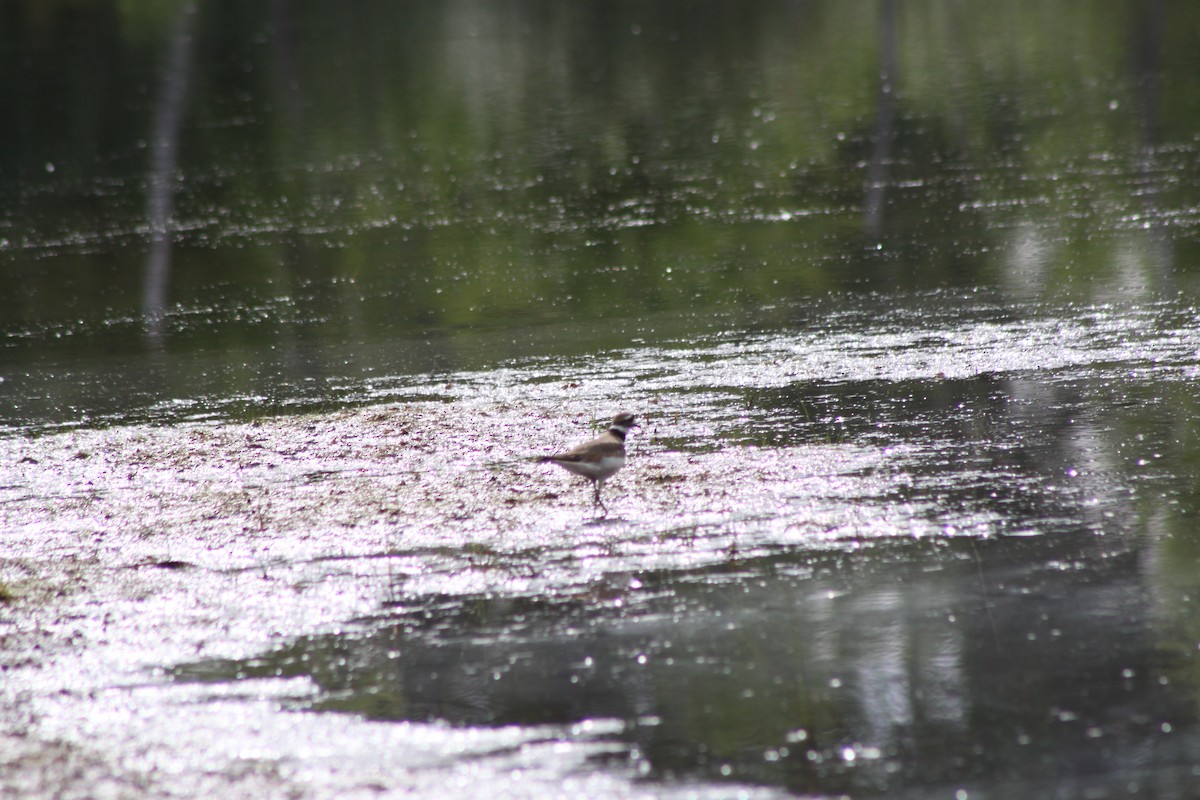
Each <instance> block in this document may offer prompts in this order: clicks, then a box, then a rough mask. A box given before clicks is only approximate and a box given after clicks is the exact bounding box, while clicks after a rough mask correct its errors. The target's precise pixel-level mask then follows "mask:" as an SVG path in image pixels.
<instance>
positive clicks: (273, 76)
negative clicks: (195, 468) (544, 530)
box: [0, 0, 1200, 798]
mask: <svg viewBox="0 0 1200 800" xmlns="http://www.w3.org/2000/svg"><path fill="white" fill-rule="evenodd" d="M1197 41H1200V6H1197V5H1196V4H1195V3H1194V2H1190V1H1185V0H1150V2H1142V1H1140V0H1139V1H1134V0H1129V2H1106V3H1090V4H1079V3H1072V2H1048V3H1047V2H1032V0H1031V1H1029V2H1024V1H1023V0H1018V1H1017V2H1008V3H987V2H964V3H956V4H944V3H938V2H911V3H910V2H905V3H900V2H889V0H877V1H875V2H866V1H864V2H750V3H724V2H703V1H699V2H664V3H654V4H648V5H647V4H640V3H620V2H617V3H610V2H572V3H565V4H564V3H553V2H532V1H522V2H517V1H516V0H514V1H513V2H448V3H391V2H363V3H353V4H341V5H334V4H324V3H302V2H288V1H287V0H275V1H274V2H270V3H261V4H241V3H196V4H187V3H171V2H167V3H136V2H122V3H105V2H95V3H71V2H55V3H41V2H38V3H34V2H3V3H0V63H2V64H3V69H0V102H2V103H3V106H4V108H6V109H9V112H8V116H9V122H8V123H7V124H5V125H3V126H0V405H2V407H3V408H4V412H3V415H2V416H0V425H2V426H3V429H4V433H5V434H6V435H7V436H9V437H22V436H32V435H45V434H48V433H52V432H56V431H57V432H62V433H63V435H69V434H70V432H71V431H76V430H79V429H88V428H94V427H101V426H126V425H142V424H145V423H147V422H149V423H153V424H154V425H168V426H172V425H177V424H179V423H183V422H189V421H194V420H198V419H204V420H217V421H226V420H239V419H243V418H247V417H253V418H265V417H268V416H269V415H272V414H277V413H281V412H283V413H291V412H295V411H313V410H317V411H321V410H329V409H336V408H343V407H346V406H358V405H371V404H375V403H383V402H390V401H408V400H431V399H432V400H438V401H444V402H446V403H451V404H453V403H462V404H473V406H472V407H475V406H479V405H480V404H486V403H489V402H494V403H497V404H501V403H503V402H506V401H511V400H513V399H514V398H522V399H523V400H525V401H529V399H530V398H536V402H542V403H544V404H546V405H547V406H553V405H554V404H556V403H560V402H561V403H565V402H569V401H578V400H580V398H583V399H585V400H587V401H588V402H592V403H594V404H595V405H597V406H601V407H603V408H608V407H609V406H616V405H618V404H620V405H625V404H630V405H632V406H634V407H636V408H638V409H639V410H640V409H642V408H646V409H648V410H649V411H648V413H649V416H651V417H652V418H654V419H655V420H656V424H655V435H654V437H653V438H652V439H651V442H650V444H647V445H646V448H647V449H646V450H645V451H643V452H644V453H645V454H646V455H648V456H649V455H656V454H663V453H667V454H672V453H675V454H677V453H685V454H688V457H689V458H691V459H692V460H691V461H690V462H688V463H691V464H693V465H694V466H695V468H696V470H697V471H706V470H710V461H708V460H706V459H712V460H713V463H716V461H717V460H719V459H725V461H721V462H720V463H719V464H717V465H716V466H711V471H712V472H714V473H716V472H717V471H718V467H719V466H720V465H721V464H724V465H725V466H724V467H721V469H725V470H726V471H724V472H720V474H722V475H724V476H727V477H729V483H728V484H727V486H728V488H729V492H730V494H731V495H732V496H733V498H734V499H732V500H729V499H726V500H721V501H720V502H721V503H723V504H724V505H723V506H722V508H723V511H722V513H724V514H726V516H722V517H719V519H717V521H715V522H711V523H710V522H706V521H704V520H705V519H706V518H704V517H703V516H702V515H701V514H699V512H697V511H696V505H695V503H694V501H689V502H693V505H690V506H687V507H686V508H682V507H681V508H682V510H681V511H680V512H679V513H680V514H681V515H692V516H688V520H686V521H685V522H686V524H684V525H683V528H686V529H687V531H690V533H689V532H687V531H683V528H681V529H679V530H676V529H673V528H672V527H671V526H670V524H669V522H670V521H669V520H647V519H642V518H636V517H635V516H634V512H630V517H629V518H628V519H625V520H623V521H622V520H620V519H618V520H617V521H616V522H615V523H614V524H613V526H612V527H611V528H607V529H602V530H610V531H611V537H612V541H611V542H610V544H611V546H612V547H613V549H614V552H617V551H619V550H620V547H621V546H624V545H630V544H631V543H634V542H639V541H641V537H650V536H651V535H653V536H654V537H658V538H657V539H656V541H658V542H661V543H665V544H666V545H667V546H668V549H672V550H674V551H676V552H687V551H688V548H697V549H698V550H700V551H703V552H705V553H707V556H708V557H707V558H705V559H703V563H702V564H699V565H694V566H690V567H688V566H679V562H672V564H671V565H668V566H662V567H658V568H655V567H651V566H647V564H646V562H643V561H637V560H636V559H633V558H630V559H628V561H624V560H623V556H621V555H619V554H618V555H615V556H613V557H612V560H611V566H609V567H606V568H605V570H604V574H603V576H602V577H600V578H597V579H596V580H594V581H592V582H590V583H586V584H585V585H583V586H582V587H581V586H580V585H578V584H570V585H568V584H567V583H565V582H564V583H562V585H561V586H560V588H559V589H558V590H557V591H555V590H552V591H543V592H536V593H534V592H529V593H522V592H521V591H517V590H512V591H483V592H479V591H473V590H463V591H460V592H452V591H442V592H430V591H428V590H425V589H421V588H419V587H416V586H415V585H414V583H413V582H412V581H405V580H401V579H397V580H396V582H395V585H393V586H390V587H388V593H387V594H388V597H389V598H390V599H388V600H387V601H385V602H381V603H380V606H379V608H377V609H376V610H374V611H372V612H371V613H368V614H365V615H363V616H362V617H360V618H357V619H354V620H347V621H346V625H345V627H344V628H342V629H339V630H338V631H336V632H329V633H326V632H319V633H312V634H310V633H304V634H303V635H298V636H296V637H293V638H291V639H290V640H289V641H288V642H287V643H285V644H284V645H282V646H281V647H279V648H277V649H273V650H271V651H269V652H266V653H263V654H262V655H261V656H259V657H256V658H252V659H248V660H244V659H238V660H204V661H200V662H198V663H194V664H193V663H188V664H183V665H161V666H163V667H167V668H170V670H171V674H172V675H174V676H176V677H178V678H179V679H180V680H185V681H191V680H203V681H218V682H226V681H235V680H238V679H241V678H246V677H273V676H280V675H282V676H289V675H292V676H294V675H299V676H307V677H310V678H311V679H312V681H313V684H314V686H315V691H314V695H313V696H312V697H310V698H305V699H303V700H300V701H297V702H296V705H298V706H300V707H302V708H305V709H312V710H315V711H324V712H349V713H353V714H358V715H362V716H365V717H367V718H370V719H377V720H385V721H400V720H407V721H419V722H427V721H443V722H448V723H450V724H451V725H454V726H480V727H488V728H492V727H497V726H509V725H514V726H534V725H550V726H564V727H566V728H569V727H570V726H571V725H574V724H577V723H581V722H585V721H589V720H616V721H618V722H619V725H618V727H617V729H616V730H615V731H614V732H612V733H610V734H608V735H609V737H610V738H611V739H612V740H613V741H615V742H617V743H619V744H620V748H619V749H618V750H617V751H616V752H618V753H619V755H615V756H610V757H608V758H611V759H612V763H607V762H605V761H604V759H600V760H599V761H598V762H597V763H596V764H594V765H593V767H594V768H595V769H597V770H604V769H617V768H618V766H620V768H621V769H626V768H629V769H632V770H633V771H634V773H635V774H636V775H637V776H638V777H639V778H640V779H645V780H646V781H649V782H650V784H648V785H651V786H654V785H665V784H664V783H663V782H666V783H669V784H671V785H674V783H675V782H677V781H684V780H686V781H695V780H699V781H701V782H702V783H703V784H704V785H710V786H717V787H721V786H726V785H729V786H734V785H737V786H742V785H759V786H768V787H778V788H780V789H782V790H784V791H786V792H789V793H795V794H803V795H813V796H837V795H841V794H849V795H852V796H879V797H884V796H886V797H929V796H936V797H952V796H955V797H995V798H999V797H1010V796H1013V795H1016V794H1018V793H1023V794H1028V795H1030V796H1034V797H1043V796H1054V797H1072V798H1074V797H1080V798H1083V797H1100V798H1104V797H1126V796H1136V797H1169V798H1184V797H1192V796H1194V795H1195V794H1196V792H1197V790H1198V788H1200V769H1198V768H1197V767H1195V766H1194V765H1195V764H1200V735H1198V734H1200V727H1197V719H1196V708H1197V703H1198V702H1200V693H1198V691H1197V689H1198V686H1197V681H1198V678H1200V674H1198V673H1197V662H1196V658H1197V653H1198V649H1197V648H1198V643H1200V629H1198V628H1197V625H1196V624H1195V622H1194V613H1193V611H1192V606H1193V605H1194V603H1195V602H1196V598H1197V597H1200V578H1197V574H1200V573H1197V571H1196V565H1197V559H1198V558H1200V547H1198V546H1197V543H1198V542H1200V539H1197V531H1196V526H1195V520H1196V519H1197V513H1198V512H1200V503H1198V499H1200V495H1198V494H1197V486H1200V461H1198V460H1197V457H1196V456H1195V453H1196V452H1197V450H1196V446H1197V442H1198V439H1200V437H1198V434H1197V425H1196V422H1195V410H1196V408H1197V406H1198V405H1200V393H1198V392H1197V390H1196V386H1195V379H1196V376H1197V374H1198V373H1200V304H1198V302H1197V292H1198V291H1200V284H1198V280H1197V279H1198V278H1200V237H1198V236H1197V231H1198V229H1200V139H1198V137H1197V131H1200V106H1198V105H1197V102H1196V98H1197V97H1200V48H1197V47H1196V43H1197ZM813 447H828V448H829V449H830V451H833V452H836V451H838V449H839V448H849V447H861V448H867V449H868V450H871V451H873V452H879V453H883V454H886V458H885V459H884V466H880V465H879V464H878V463H874V462H873V465H872V466H871V467H869V468H864V469H863V471H862V473H861V474H858V475H847V476H842V477H844V478H845V481H846V483H847V486H848V487H849V488H846V489H845V490H844V493H842V494H838V492H839V491H842V489H841V488H840V487H841V484H840V483H838V481H836V480H832V479H831V480H830V481H829V482H828V483H822V484H821V487H822V491H825V492H827V496H823V497H822V498H820V499H819V500H814V501H811V502H813V503H816V505H814V506H812V508H809V507H807V506H803V505H802V503H804V502H809V501H808V500H805V499H803V498H804V496H805V493H806V492H808V491H810V490H811V489H812V487H811V486H800V487H799V488H797V489H796V494H795V497H791V496H789V497H788V498H786V499H785V500H778V498H776V500H777V501H778V502H777V505H776V506H775V507H772V508H767V509H762V508H752V507H751V506H750V505H749V503H750V501H745V503H743V504H741V505H739V503H742V501H741V500H739V499H737V498H739V496H746V497H752V496H756V495H755V492H756V491H757V489H756V487H754V486H751V485H749V483H746V484H739V483H738V482H737V480H738V479H737V477H736V475H737V468H736V464H737V460H738V459H739V458H745V459H747V460H750V459H751V458H753V457H757V455H756V454H760V453H763V452H768V453H777V454H778V455H779V458H781V459H784V460H786V459H787V458H790V457H793V456H792V454H794V453H796V452H801V451H800V449H801V448H813ZM803 452H806V453H807V452H809V451H807V450H804V451H803ZM730 464H733V465H734V466H732V467H731V466H729V465H730ZM705 474H707V472H706V473H705ZM692 478H693V476H692V475H678V476H674V477H671V478H670V479H671V480H675V479H678V480H679V481H680V482H681V483H682V484H684V485H685V486H686V485H690V484H688V483H687V482H688V481H691V480H692ZM664 480H665V479H664ZM854 481H861V483H855V482H854ZM689 497H692V495H689ZM681 502H682V501H681ZM714 503H716V501H714ZM820 503H825V504H827V505H825V506H822V505H820ZM827 507H832V508H835V509H836V513H833V516H834V517H836V519H837V520H838V521H837V523H836V525H834V527H836V530H834V531H832V532H831V533H830V534H829V535H828V536H825V537H823V535H812V532H813V530H814V529H816V528H819V527H820V524H821V523H818V522H815V521H813V520H815V519H816V517H817V516H819V514H818V513H817V512H822V513H823V512H824V511H825V510H827ZM810 511H811V512H812V514H809V512H810ZM714 513H715V512H714ZM806 515H807V516H806ZM697 520H699V521H697ZM856 520H857V522H856ZM531 524H533V523H531ZM681 524H682V523H681ZM706 525H708V526H709V527H708V528H706V527H705V526H706ZM797 525H798V526H800V527H802V528H803V529H804V535H803V536H800V537H796V536H792V535H791V534H790V533H789V531H790V530H791V528H789V526H797ZM688 526H691V527H688ZM856 526H858V527H856ZM697 530H699V531H700V533H696V531H697ZM664 531H665V533H664ZM681 531H682V532H681ZM705 531H708V532H707V533H706V532H705ZM881 531H883V532H884V533H882V534H881V533H880V532H881ZM588 532H590V533H595V531H593V530H591V529H588ZM316 533H322V532H320V531H318V532H316ZM727 540H728V542H729V543H730V544H727ZM454 541H455V540H454V539H450V542H451V545H452V546H453V544H454ZM697 541H699V544H698V543H697ZM718 541H719V542H720V545H719V547H718V546H717V545H715V544H714V543H715V542H718ZM706 542H707V544H706ZM714 553H717V554H718V555H719V556H720V557H719V558H714V557H713V554H714ZM505 557H506V558H510V559H515V561H514V564H513V566H512V568H513V570H514V571H515V572H516V573H519V574H525V573H539V572H542V571H544V572H545V574H547V575H549V576H550V577H548V578H547V581H546V583H547V584H549V585H550V586H554V585H555V578H554V574H555V573H554V570H555V569H556V567H554V566H552V565H542V564H539V563H538V562H537V558H536V555H529V556H528V557H523V556H521V555H520V554H519V553H517V554H515V555H514V554H513V553H508V554H506V555H505ZM523 558H524V560H522V559H523ZM431 559H432V556H431ZM617 762H620V763H619V765H618V763H617Z"/></svg>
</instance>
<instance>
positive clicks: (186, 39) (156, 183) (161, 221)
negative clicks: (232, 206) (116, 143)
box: [142, 2, 197, 340]
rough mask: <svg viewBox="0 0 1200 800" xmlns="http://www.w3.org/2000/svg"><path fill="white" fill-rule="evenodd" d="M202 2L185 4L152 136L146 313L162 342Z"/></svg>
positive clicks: (178, 19)
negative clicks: (181, 151) (181, 139)
mask: <svg viewBox="0 0 1200 800" xmlns="http://www.w3.org/2000/svg"><path fill="white" fill-rule="evenodd" d="M196 16H197V9H196V4H195V3H192V2H182V3H180V4H179V10H178V11H177V12H176V19H175V25H174V30H173V32H172V35H171V38H170V42H169V44H168V50H167V62H166V65H165V67H164V68H163V71H162V81H161V85H160V91H159V96H158V101H157V103H156V105H155V109H154V123H153V126H152V128H151V138H150V176H149V180H148V181H147V186H148V189H147V200H146V216H147V220H148V223H149V224H148V229H149V233H150V248H149V252H148V253H147V255H146V266H145V267H144V269H143V278H142V314H143V316H144V317H145V319H146V325H147V333H148V335H149V336H150V338H151V339H153V340H158V339H160V338H161V337H162V333H163V312H164V311H165V310H166V306H167V290H168V286H169V281H170V277H171V243H172V240H173V230H172V227H173V224H174V209H175V199H174V198H175V192H176V190H177V187H176V180H177V177H176V173H177V170H178V168H179V136H180V132H181V130H182V128H183V116H184V111H185V102H186V100H187V95H188V83H189V81H190V77H191V72H192V50H193V44H192V42H193V38H194V36H193V29H194V28H195V19H196Z"/></svg>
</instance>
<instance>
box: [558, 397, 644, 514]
mask: <svg viewBox="0 0 1200 800" xmlns="http://www.w3.org/2000/svg"><path fill="white" fill-rule="evenodd" d="M636 427H637V422H636V421H635V419H634V416H633V414H617V415H616V416H615V417H613V421H612V424H611V425H609V426H608V430H607V431H605V432H604V433H602V434H600V435H599V436H597V437H596V438H595V439H592V440H591V441H590V442H584V443H583V444H581V445H579V446H578V447H573V448H571V449H570V450H567V451H566V452H564V453H556V454H555V455H552V456H543V457H542V458H539V459H538V461H539V462H541V463H550V464H557V465H558V466H560V467H562V468H563V469H565V470H567V471H568V472H573V473H575V474H576V475H582V476H583V477H585V478H587V479H588V480H589V481H591V482H592V487H593V490H594V492H593V495H592V499H593V500H595V504H596V505H598V506H600V508H602V509H604V513H605V514H607V513H608V507H607V506H606V505H604V501H603V500H601V499H600V492H601V491H602V490H603V489H604V482H605V481H606V480H608V479H609V478H611V477H612V476H613V475H615V474H616V472H617V470H619V469H620V468H621V467H623V466H625V435H626V434H627V433H629V429H630V428H636Z"/></svg>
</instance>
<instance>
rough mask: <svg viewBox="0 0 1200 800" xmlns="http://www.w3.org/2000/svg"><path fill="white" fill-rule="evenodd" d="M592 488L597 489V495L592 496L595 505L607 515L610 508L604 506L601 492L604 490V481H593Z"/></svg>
mask: <svg viewBox="0 0 1200 800" xmlns="http://www.w3.org/2000/svg"><path fill="white" fill-rule="evenodd" d="M592 486H594V487H595V493H594V494H593V495H592V500H594V501H595V502H594V504H595V505H598V506H600V508H602V509H604V513H605V515H607V514H608V506H606V505H604V501H603V500H601V499H600V490H601V489H603V488H604V483H603V481H592Z"/></svg>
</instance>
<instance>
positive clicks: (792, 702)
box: [176, 534, 1200, 797]
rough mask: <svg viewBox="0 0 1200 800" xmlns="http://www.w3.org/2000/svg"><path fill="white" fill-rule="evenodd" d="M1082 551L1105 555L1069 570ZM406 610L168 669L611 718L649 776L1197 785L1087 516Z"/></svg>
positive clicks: (1155, 652) (445, 713)
mask: <svg viewBox="0 0 1200 800" xmlns="http://www.w3.org/2000/svg"><path fill="white" fill-rule="evenodd" d="M1097 557H1099V558H1101V559H1103V560H1104V562H1105V563H1106V564H1107V567H1106V568H1105V569H1103V570H1100V571H1094V570H1089V571H1086V572H1084V571H1075V570H1074V569H1073V568H1072V566H1071V565H1073V564H1077V563H1079V562H1080V561H1081V560H1088V561H1092V560H1094V559H1095V558H1097ZM1030 564H1041V566H1040V567H1038V568H1034V569H1032V570H1031V569H1030V568H1029V565H1030ZM1064 572H1065V573H1067V574H1066V575H1064V574H1063V573H1064ZM402 609H403V610H400V611H398V612H397V613H396V615H395V616H393V617H390V618H389V617H388V616H382V617H380V618H378V619H375V620H371V621H370V624H369V625H367V626H365V629H364V630H363V632H362V633H358V634H339V635H331V636H316V637H311V638H305V639H301V640H299V641H297V642H296V643H295V644H294V645H292V646H290V647H287V648H284V649H282V650H279V651H276V652H273V653H270V654H267V655H265V656H263V657H261V658H258V659H254V660H253V661H250V662H234V663H223V662H201V663H198V664H195V665H190V666H184V667H181V668H179V669H178V670H177V671H176V678H177V679H181V680H217V681H225V680H231V679H233V678H234V677H235V676H236V677H249V678H253V677H271V676H295V675H303V676H310V677H311V678H312V679H313V680H314V681H315V683H316V684H317V686H318V687H319V689H320V692H321V694H320V697H319V699H318V700H317V701H316V702H315V705H314V707H315V708H317V709H323V710H330V711H345V712H353V713H357V714H362V715H365V716H367V717H369V718H372V719H383V720H419V721H427V720H447V721H449V722H452V723H454V724H457V725H484V726H505V725H541V724H556V725H569V724H570V723H572V722H577V721H581V720H590V719H615V720H620V721H621V722H622V723H623V725H624V727H623V732H622V733H621V734H619V736H618V737H617V738H618V739H619V740H620V741H623V742H624V743H625V744H626V745H627V746H628V747H630V748H632V749H633V750H634V751H636V752H637V753H639V754H640V756H641V757H642V758H644V759H645V761H646V762H647V764H648V766H649V768H650V770H651V772H652V774H654V775H656V776H658V777H660V778H687V777H696V776H704V777H707V778H710V779H718V780H719V779H723V778H728V779H732V780H737V781H743V782H745V781H749V782H754V783H766V784H776V785H781V786H786V787H788V788H789V789H792V790H795V791H805V792H816V793H820V794H838V793H841V792H850V793H853V794H855V795H856V796H861V795H875V794H881V795H885V796H913V797H920V796H925V795H923V794H922V793H923V792H926V791H940V792H945V791H953V790H954V789H955V788H971V789H974V788H977V787H989V788H988V791H998V792H1000V793H1001V794H997V795H994V796H1002V794H1003V792H1004V791H1012V790H1017V789H1022V788H1024V789H1027V790H1028V789H1031V788H1034V787H1042V788H1043V790H1044V788H1045V787H1050V786H1057V787H1060V791H1061V794H1056V796H1067V797H1073V796H1083V795H1084V794H1085V793H1086V789H1087V787H1089V786H1091V787H1116V786H1121V785H1124V783H1125V782H1127V781H1137V782H1142V783H1143V785H1154V784H1155V783H1156V782H1157V783H1160V784H1161V785H1163V786H1170V785H1171V784H1172V783H1176V782H1178V781H1180V780H1186V781H1188V782H1189V783H1188V785H1193V786H1194V785H1196V784H1195V781H1196V780H1197V776H1195V775H1193V774H1192V772H1191V762H1190V760H1189V759H1186V758H1183V757H1181V750H1180V748H1181V747H1182V748H1183V749H1184V751H1186V750H1187V749H1190V748H1194V747H1196V746H1200V738H1198V737H1197V730H1196V728H1195V715H1194V713H1193V711H1192V709H1193V707H1194V705H1195V700H1196V694H1195V687H1194V686H1193V685H1192V683H1191V682H1190V681H1179V680H1177V679H1176V678H1175V676H1176V674H1177V673H1176V671H1175V670H1176V664H1177V662H1178V659H1177V658H1176V657H1174V656H1172V655H1170V654H1169V653H1167V652H1165V651H1163V650H1162V649H1161V647H1160V645H1159V644H1158V643H1157V642H1156V640H1155V637H1154V635H1153V632H1152V630H1150V629H1148V628H1147V627H1146V626H1145V622H1146V619H1147V616H1148V609H1147V607H1146V603H1145V598H1144V589H1143V585H1142V577H1141V576H1140V574H1139V567H1138V561H1137V559H1136V557H1135V556H1134V555H1133V554H1132V553H1130V552H1124V551H1122V550H1120V549H1115V550H1114V549H1113V547H1112V545H1111V543H1108V542H1105V541H1104V540H1102V539H1097V538H1095V537H1094V536H1091V535H1090V534H1089V535H1083V536H1073V535H1063V536H1061V537H1056V538H1054V539H1041V540H1029V541H1028V542H1026V543H1025V544H1020V545H1017V544H1014V543H1013V542H1004V543H998V542H991V543H978V544H953V545H950V546H947V545H946V544H945V543H932V542H927V543H912V544H898V545H896V546H894V547H886V548H881V549H878V550H875V551H871V552H863V553H860V554H858V555H855V556H829V555H821V554H800V553H796V554H784V555H780V556H778V557H772V558H766V559H760V560H754V561H751V562H746V563H741V564H738V565H736V566H734V567H722V568H718V569H713V570H706V571H704V572H701V573H692V574H640V575H637V576H636V577H634V576H627V577H626V578H625V579H624V580H622V579H621V576H619V575H614V576H612V577H611V578H610V581H609V583H608V584H607V585H602V586H597V587H596V594H594V595H589V596H579V597H570V598H558V599H539V598H528V599H500V598H494V599H493V598H486V597H481V598H453V599H452V598H427V599H425V600H421V601H414V602H410V601H405V602H404V603H403V606H402ZM1168 732H1169V733H1168ZM988 796H993V795H988ZM1160 796H1164V797H1165V796H1183V795H1179V794H1171V793H1170V792H1166V793H1163V794H1162V795H1160Z"/></svg>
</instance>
